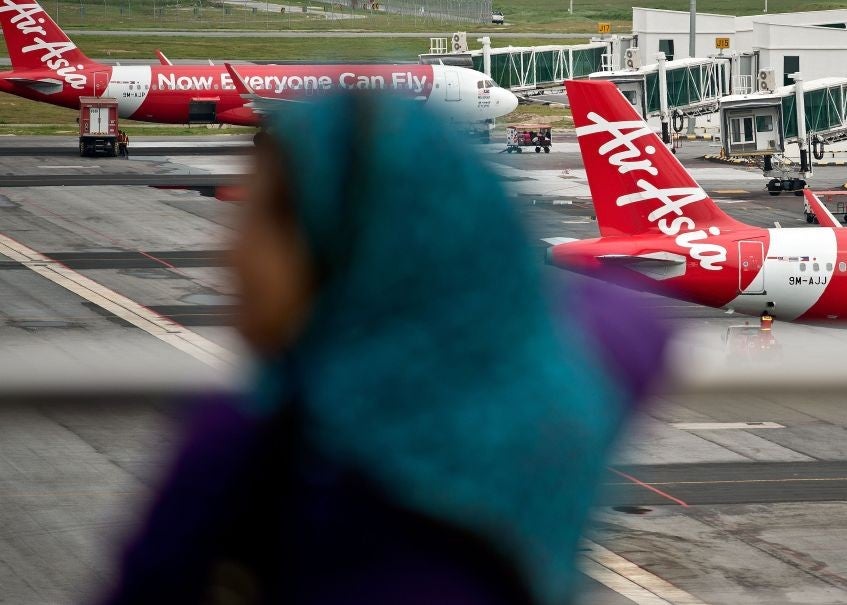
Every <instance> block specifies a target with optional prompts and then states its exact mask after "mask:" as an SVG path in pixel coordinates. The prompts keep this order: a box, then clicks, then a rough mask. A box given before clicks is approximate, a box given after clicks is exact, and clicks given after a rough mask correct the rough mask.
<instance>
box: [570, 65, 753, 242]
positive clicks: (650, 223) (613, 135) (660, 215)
mask: <svg viewBox="0 0 847 605" xmlns="http://www.w3.org/2000/svg"><path fill="white" fill-rule="evenodd" d="M565 85H566V87H567V93H568V100H569V101H570V106H571V110H572V113H573V120H574V125H575V126H576V134H577V137H578V138H579V147H580V150H581V152H582V158H583V162H584V163H585V170H586V174H587V177H588V185H589V187H590V189H591V196H592V198H593V199H594V209H595V212H596V214H597V223H598V225H599V227H600V235H602V236H604V237H605V236H615V235H639V234H642V233H657V234H661V233H664V234H665V235H669V236H675V235H677V234H678V233H680V231H682V230H686V231H688V230H693V229H695V225H706V226H709V229H711V230H718V231H720V230H722V229H724V228H730V227H733V226H740V224H739V223H737V222H736V221H735V220H733V219H732V218H730V217H729V216H728V215H727V214H725V213H724V212H723V211H722V210H721V209H720V208H718V206H717V204H715V202H714V201H713V200H712V199H711V198H710V197H709V196H708V195H706V192H705V191H703V189H702V188H701V187H700V186H699V185H698V184H697V183H696V182H695V181H694V179H693V178H691V175H690V174H689V173H688V171H687V170H686V169H685V168H684V167H683V166H682V164H680V163H679V160H677V159H676V157H675V156H674V155H673V154H672V153H671V152H670V150H669V149H668V148H667V146H666V145H665V144H664V143H662V141H661V140H660V139H659V137H657V136H656V135H655V134H654V133H653V131H652V130H651V129H650V128H649V127H648V126H647V124H646V123H645V122H644V120H643V119H642V118H641V116H639V115H638V113H637V112H636V111H635V109H634V108H633V106H632V105H631V104H630V102H629V101H627V99H626V97H624V96H623V95H622V94H621V92H620V91H619V90H618V89H617V87H616V86H615V85H614V84H613V83H612V82H600V81H585V80H582V81H575V80H569V81H567V82H566V83H565Z"/></svg>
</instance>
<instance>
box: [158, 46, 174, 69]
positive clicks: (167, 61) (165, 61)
mask: <svg viewBox="0 0 847 605" xmlns="http://www.w3.org/2000/svg"><path fill="white" fill-rule="evenodd" d="M156 56H157V57H158V58H159V63H161V64H162V65H173V63H171V60H170V59H168V58H167V57H166V56H165V53H163V52H162V51H160V50H159V49H158V48H157V49H156Z"/></svg>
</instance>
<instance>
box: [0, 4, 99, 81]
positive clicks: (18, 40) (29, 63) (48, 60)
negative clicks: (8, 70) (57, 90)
mask: <svg viewBox="0 0 847 605" xmlns="http://www.w3.org/2000/svg"><path fill="white" fill-rule="evenodd" d="M0 24H2V26H3V36H4V37H5V38H6V47H7V48H8V52H9V58H10V59H11V61H12V69H14V70H15V71H20V70H30V69H45V70H49V71H52V72H54V73H55V74H56V76H57V77H58V78H61V79H63V80H64V81H65V82H67V83H68V84H70V85H71V86H72V87H74V88H80V89H81V88H83V87H84V85H85V82H86V76H85V74H81V73H78V72H79V71H81V70H82V69H84V68H85V67H86V66H88V65H91V64H92V63H94V62H93V61H92V60H91V59H89V58H88V57H86V56H85V54H83V52H82V51H81V50H79V49H78V48H77V47H76V45H75V44H74V43H73V42H71V40H70V38H68V36H67V35H65V32H63V31H62V29H61V28H60V27H59V26H58V25H56V22H55V21H53V19H51V18H50V15H48V14H47V13H46V12H45V11H44V9H43V8H42V7H41V5H40V4H38V2H35V0H0Z"/></svg>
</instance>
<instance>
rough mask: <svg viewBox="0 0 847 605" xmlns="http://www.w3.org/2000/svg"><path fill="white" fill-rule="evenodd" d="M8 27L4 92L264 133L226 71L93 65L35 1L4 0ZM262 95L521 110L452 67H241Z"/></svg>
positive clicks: (489, 85) (464, 112) (476, 116)
mask: <svg viewBox="0 0 847 605" xmlns="http://www.w3.org/2000/svg"><path fill="white" fill-rule="evenodd" d="M0 24H2V28H3V35H4V37H5V39H6V46H7V48H8V53H9V58H10V59H11V63H12V70H11V71H5V72H0V91H2V92H7V93H10V94H13V95H18V96H20V97H25V98H27V99H32V100H34V101H41V102H44V103H50V104H53V105H59V106H61V107H68V108H71V109H78V108H79V98H80V97H84V96H95V97H113V98H116V99H117V100H118V114H119V115H120V117H122V118H131V119H133V120H139V121H144V122H157V123H166V124H186V123H223V124H235V125H241V126H258V125H259V124H260V122H261V116H260V115H258V114H257V112H254V111H253V110H252V108H251V107H250V103H249V100H246V99H245V98H243V97H242V94H241V93H240V92H239V91H238V90H237V88H236V86H235V85H234V84H233V81H232V76H231V75H230V73H229V71H228V70H227V69H226V67H224V66H216V65H213V64H211V62H210V64H198V65H179V66H177V65H173V64H171V62H170V61H169V60H168V59H167V57H165V56H164V54H162V53H161V52H158V51H157V56H158V58H159V63H160V64H159V65H139V66H121V65H116V66H111V65H105V64H102V63H98V62H96V61H93V60H91V59H89V58H88V57H87V56H85V54H84V53H83V52H82V51H81V50H80V49H79V48H77V46H76V45H75V44H74V43H73V42H72V41H71V40H70V38H68V36H67V35H66V34H65V32H64V31H62V29H61V28H60V27H59V26H58V25H57V24H56V23H55V22H54V21H53V19H51V18H50V16H49V15H48V14H47V13H46V12H45V11H44V9H43V8H42V7H41V5H39V4H38V2H36V1H35V0H2V2H0ZM239 73H240V75H241V77H242V78H243V79H244V81H245V82H247V83H248V84H249V86H250V87H251V89H252V90H253V91H255V92H256V93H257V94H261V95H263V96H266V97H271V98H277V99H287V100H295V99H305V98H308V97H309V96H310V95H318V94H326V93H328V92H332V91H338V90H358V89H376V90H385V91H386V92H390V93H393V94H397V95H401V96H404V97H409V98H413V99H417V100H419V101H421V102H423V103H425V104H426V106H428V107H433V108H434V109H436V110H438V111H441V112H443V113H444V114H445V115H447V116H449V118H450V119H451V120H453V121H455V122H481V121H488V120H493V119H495V118H498V117H501V116H504V115H506V114H508V113H511V112H512V111H514V109H515V108H516V107H517V105H518V99H517V97H516V96H515V95H514V94H512V93H511V92H510V91H508V90H505V89H503V88H500V87H498V86H497V85H496V84H495V83H494V82H493V81H492V80H491V78H489V77H488V76H486V75H485V74H483V73H480V72H478V71H474V70H472V69H467V68H462V67H454V66H446V65H417V64H415V65H242V66H239Z"/></svg>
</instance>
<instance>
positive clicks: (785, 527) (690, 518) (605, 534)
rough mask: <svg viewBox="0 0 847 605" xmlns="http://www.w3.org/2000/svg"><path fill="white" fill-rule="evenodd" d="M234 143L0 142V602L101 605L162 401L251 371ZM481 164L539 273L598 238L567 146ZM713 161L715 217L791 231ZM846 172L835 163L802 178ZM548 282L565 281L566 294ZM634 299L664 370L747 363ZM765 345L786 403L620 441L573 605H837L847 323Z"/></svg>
mask: <svg viewBox="0 0 847 605" xmlns="http://www.w3.org/2000/svg"><path fill="white" fill-rule="evenodd" d="M247 149H249V139H248V138H243V137H242V138H235V137H229V136H227V137H198V138H191V139H190V141H186V140H176V141H174V140H168V139H164V138H162V139H143V140H142V139H136V142H135V143H134V144H133V146H132V148H131V152H132V159H130V160H128V161H125V160H120V159H117V158H79V157H78V156H77V157H73V158H71V157H70V156H73V155H74V154H75V153H76V147H75V141H74V140H73V139H72V138H61V137H58V138H46V137H15V138H2V139H0V342H1V343H2V346H0V385H2V387H3V388H2V389H0V404H2V405H0V498H2V501H3V506H2V507H0V587H2V597H3V599H4V600H5V601H6V602H9V603H16V604H18V603H20V604H24V605H26V604H30V603H32V604H35V603H47V602H49V603H68V602H91V601H92V600H94V599H96V597H97V596H98V595H100V594H102V593H103V591H105V590H107V589H108V586H109V585H110V583H111V582H113V581H114V572H115V564H116V558H117V553H119V551H120V545H121V543H122V541H123V540H124V539H125V537H126V536H127V535H130V534H131V533H132V531H133V530H134V529H135V527H136V526H137V520H138V518H139V515H140V514H141V513H143V511H144V510H145V508H146V507H147V506H148V503H147V502H148V498H149V495H150V494H151V490H152V489H153V488H154V487H155V485H156V483H157V481H158V478H159V477H160V475H161V473H162V471H163V469H164V468H165V467H166V465H167V461H168V459H169V456H170V454H171V452H172V450H173V448H174V447H175V445H176V443H177V440H178V437H177V433H176V428H175V426H176V423H175V420H176V419H178V417H179V416H180V411H181V409H182V408H181V407H180V406H179V405H174V404H173V402H172V401H170V402H169V401H168V400H167V398H165V397H164V396H163V394H162V393H166V392H171V393H172V392H179V391H180V390H181V389H182V390H184V391H185V392H196V391H197V390H198V388H204V387H205V388H210V387H215V388H224V389H227V388H232V387H233V386H234V385H236V384H237V381H238V377H239V376H241V375H243V371H244V362H243V360H244V359H246V355H245V353H244V347H243V345H242V344H241V343H240V341H239V340H238V338H237V337H236V335H235V333H234V330H233V328H232V322H233V314H234V302H235V300H234V298H233V289H232V286H231V284H230V281H229V276H228V273H227V269H226V254H227V248H228V240H229V238H230V237H231V235H232V226H233V224H234V221H235V220H236V218H237V213H238V208H239V206H238V204H235V203H232V202H228V201H223V200H219V199H217V198H216V197H215V196H214V187H215V186H217V185H230V184H232V183H233V182H235V181H236V180H237V179H238V178H239V176H240V175H241V174H243V173H244V171H245V169H246V164H247V161H248V159H247V156H246V155H245V153H244V152H245V151H246V150H247ZM479 150H480V152H482V153H484V157H485V158H486V160H487V161H489V162H490V164H491V165H492V166H493V168H494V170H495V171H496V172H497V173H498V174H500V175H501V177H502V178H503V180H504V182H505V186H506V187H507V189H508V191H509V195H510V197H511V199H512V200H513V201H514V203H515V206H516V208H517V209H518V212H519V215H520V216H521V217H522V219H523V220H524V221H525V225H526V229H527V232H528V233H529V234H530V236H531V237H532V238H533V241H535V242H537V244H536V245H537V248H538V257H539V263H541V259H542V257H543V250H544V247H545V246H544V244H543V243H542V242H541V238H544V237H581V238H584V237H593V236H595V235H596V234H597V226H596V222H595V221H594V220H593V207H592V205H591V200H590V191H589V190H588V187H587V184H586V182H585V175H584V170H583V168H582V162H581V160H580V158H579V155H578V153H577V145H576V141H575V139H574V138H573V137H572V136H570V135H562V136H558V135H557V136H556V137H555V139H554V150H553V152H552V153H550V154H549V155H548V154H538V155H536V154H534V153H525V154H520V155H515V154H505V153H500V151H501V150H502V145H500V144H499V143H492V144H490V145H487V146H482V147H480V148H479ZM713 151H714V148H713V144H711V143H709V142H704V141H693V142H685V143H684V144H683V146H682V148H681V149H680V150H679V157H680V158H681V159H682V160H683V162H684V163H685V164H686V166H688V167H689V168H690V170H691V171H692V173H693V174H694V175H695V177H696V178H697V179H698V180H699V181H700V183H701V185H703V186H704V188H705V189H706V190H707V191H708V192H709V193H710V194H711V195H713V197H715V198H716V200H717V201H718V203H719V204H720V205H721V207H723V208H724V209H725V210H726V211H727V212H728V213H730V214H731V215H733V216H734V217H736V218H738V219H740V220H742V221H745V222H748V223H751V224H756V225H759V226H763V227H773V226H774V224H775V223H778V224H779V226H781V227H783V228H791V227H799V226H806V223H805V220H804V218H803V211H802V200H801V199H800V198H796V197H794V196H788V195H783V196H779V197H771V196H768V195H767V192H766V191H765V190H764V183H765V179H764V178H763V177H762V176H761V175H760V174H758V173H757V172H756V171H755V170H752V169H748V168H739V167H734V166H716V165H714V164H710V163H708V162H706V161H705V160H703V159H702V157H703V156H704V155H705V154H707V153H710V152H713ZM844 181H845V174H844V171H843V170H841V169H838V168H836V167H832V168H821V169H819V170H818V171H817V172H816V175H815V178H814V180H813V181H810V182H812V185H813V187H814V188H816V189H835V188H837V187H839V186H840V185H841V184H843V183H844ZM69 185H70V186H69ZM542 272H543V275H544V277H545V279H548V280H550V281H551V282H553V283H555V284H560V285H572V284H574V283H576V282H577V281H578V280H579V279H581V278H576V277H574V276H571V275H569V274H567V273H565V272H563V271H560V270H557V269H555V268H552V267H547V266H544V267H543V268H542ZM643 301H644V304H645V305H647V306H648V307H649V308H651V309H653V310H654V311H655V312H657V313H659V314H661V316H662V317H664V318H666V319H665V320H666V321H667V323H668V325H669V326H671V327H672V328H674V329H676V330H678V335H677V339H676V344H675V346H676V349H675V354H674V357H675V359H676V361H677V363H678V364H680V365H681V366H683V367H687V368H689V369H691V368H694V369H695V370H697V372H701V371H702V372H705V373H708V372H709V371H714V370H715V368H718V369H722V368H726V367H727V365H728V364H731V365H739V364H735V363H731V361H730V360H728V358H727V354H726V348H725V343H724V342H723V341H722V337H723V335H725V334H726V330H727V328H728V327H730V326H734V325H737V324H739V323H743V322H744V319H743V318H739V317H738V316H730V315H727V314H725V313H724V312H722V311H720V310H715V309H709V308H704V307H700V306H697V305H693V304H689V303H685V302H680V301H674V300H669V299H665V298H661V297H658V296H645V297H644V298H643ZM624 312H625V311H624ZM775 334H776V337H777V339H778V340H780V342H781V343H782V344H783V347H784V349H785V354H786V356H788V358H789V359H790V354H791V351H795V352H796V353H797V355H799V356H800V361H798V362H797V365H798V373H797V375H796V376H797V383H796V385H795V386H794V387H793V388H786V389H774V388H765V389H761V390H752V391H750V390H748V391H743V390H735V389H726V390H723V391H719V390H715V391H709V390H708V389H701V390H699V391H698V390H696V389H687V390H686V389H684V388H670V387H669V388H667V389H665V390H663V391H661V392H660V394H658V395H657V396H656V397H655V398H654V399H653V401H652V402H650V404H649V405H646V406H645V407H644V409H643V410H642V411H641V412H640V413H639V415H638V416H637V417H636V418H635V419H634V421H633V422H632V424H631V425H630V426H629V428H628V429H627V430H626V434H625V435H624V436H623V437H622V438H621V440H620V443H619V445H618V448H617V451H616V454H615V456H614V458H613V459H612V460H611V461H610V463H609V467H608V470H607V474H606V476H605V477H604V481H603V483H604V485H603V489H602V493H601V495H600V498H599V502H598V506H597V508H596V510H595V514H594V517H595V520H594V521H595V522H594V524H593V527H592V529H591V530H590V532H588V534H587V535H586V543H585V548H584V550H583V552H582V553H581V555H580V560H579V563H580V567H581V569H582V571H583V572H584V573H583V575H584V577H585V592H584V595H583V597H582V600H581V601H580V603H581V605H606V604H610V605H628V604H631V603H637V604H645V605H646V604H649V605H657V604H667V603H670V604H679V605H683V604H687V605H695V604H698V603H699V604H706V605H716V604H727V605H730V604H732V605H738V604H742V605H746V604H751V605H752V604H783V603H785V604H788V603H792V604H795V603H796V604H800V603H802V604H835V603H845V602H847V558H846V557H844V556H843V551H844V546H843V545H844V544H845V538H847V530H845V529H844V528H847V407H845V406H844V405H843V398H842V397H841V393H840V389H838V388H817V387H816V385H817V383H816V380H817V379H818V377H819V376H820V375H821V374H820V373H819V374H815V372H814V371H815V369H819V368H821V367H824V366H823V365H822V364H823V361H822V360H821V357H822V356H825V357H827V358H829V359H830V361H832V362H833V363H834V364H835V367H838V359H839V358H840V356H839V355H838V353H839V352H840V351H843V350H844V347H845V345H847V331H842V330H835V329H829V328H821V327H794V326H782V325H778V326H777V327H776V331H775ZM824 345H826V346H824ZM575 354H579V352H578V351H577V352H575ZM707 362H708V363H711V364H712V365H713V367H712V368H711V369H710V368H708V367H706V363H707ZM741 365H742V366H743V364H741ZM762 367H765V368H767V367H768V364H767V362H766V361H763V362H762V363H758V362H756V360H753V361H751V362H750V364H749V368H750V371H751V372H756V371H760V370H761V369H762ZM742 370H743V367H742ZM826 371H827V372H828V371H829V370H826ZM834 373H835V374H836V375H837V372H834ZM836 377H837V378H840V376H836ZM154 379H155V380H154ZM127 385H128V386H127ZM157 385H158V386H159V387H161V389H160V390H159V391H157V390H156V388H155V387H156V386H157ZM122 387H123V391H124V392H123V394H121V395H117V394H116V393H118V392H120V391H121V390H122Z"/></svg>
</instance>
